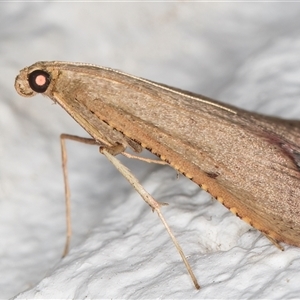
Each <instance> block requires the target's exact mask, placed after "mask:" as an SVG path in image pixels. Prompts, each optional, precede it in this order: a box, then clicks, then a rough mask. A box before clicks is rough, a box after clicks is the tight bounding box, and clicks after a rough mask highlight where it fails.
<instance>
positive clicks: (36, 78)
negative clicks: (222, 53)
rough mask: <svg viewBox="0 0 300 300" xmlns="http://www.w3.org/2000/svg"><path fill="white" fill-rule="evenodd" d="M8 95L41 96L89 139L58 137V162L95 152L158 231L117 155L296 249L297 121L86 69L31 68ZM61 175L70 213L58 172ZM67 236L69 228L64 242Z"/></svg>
mask: <svg viewBox="0 0 300 300" xmlns="http://www.w3.org/2000/svg"><path fill="white" fill-rule="evenodd" d="M15 88H16V90H17V92H18V93H19V94H20V95H21V96H24V97H31V96H34V95H35V94H37V93H40V94H43V95H45V96H48V97H49V98H50V99H52V100H53V101H54V102H55V103H58V104H59V105H60V106H61V107H62V108H63V109H65V110H66V112H67V113H68V114H69V115H70V116H71V117H72V118H73V119H74V120H75V121H77V122H78V123H79V125H80V126H82V127H83V128H84V129H85V130H86V131H87V133H89V135H90V136H91V139H84V138H79V137H74V136H69V135H62V138H61V140H62V149H63V161H65V160H66V159H65V155H66V154H65V150H64V140H65V139H68V138H69V139H74V140H79V141H82V142H87V143H91V144H97V145H100V146H101V148H100V151H101V152H102V153H103V154H104V155H105V156H106V157H107V158H108V159H109V160H110V161H111V162H112V163H113V164H114V165H115V166H116V167H117V168H118V169H119V171H120V172H121V173H122V174H123V175H124V176H125V177H126V178H127V179H128V180H129V181H130V182H131V183H132V185H133V186H134V187H135V188H136V189H137V191H138V192H139V193H140V194H141V196H142V197H143V198H144V200H145V201H146V202H147V203H148V204H149V205H150V206H151V207H152V209H153V210H155V211H156V212H157V213H158V214H159V217H160V218H161V220H162V221H163V223H164V222H165V220H164V218H163V216H162V215H161V212H160V206H161V204H160V203H158V202H156V201H155V200H154V199H153V198H151V195H149V194H147V192H146V191H145V190H144V189H143V187H142V186H141V185H139V183H138V181H137V180H136V179H135V177H134V176H133V175H132V174H131V173H130V172H129V171H128V170H127V169H126V168H125V167H124V166H123V165H122V164H121V163H120V162H119V161H118V160H116V158H115V157H114V156H115V155H117V154H120V153H122V154H126V149H127V148H131V149H132V150H133V151H135V152H136V153H139V152H141V151H142V150H143V149H147V150H149V151H151V152H152V153H153V154H155V155H157V156H158V157H159V158H160V159H161V161H163V162H164V163H165V164H168V165H170V166H171V167H173V168H174V169H175V170H177V171H178V172H179V173H181V174H183V175H184V176H186V177H187V178H189V179H190V180H192V181H194V182H195V183H196V184H198V185H199V186H200V187H201V188H202V189H203V190H205V191H207V192H209V193H210V194H211V195H212V196H213V197H214V198H215V199H217V200H218V201H219V202H221V203H222V204H223V205H224V206H225V207H227V208H228V209H229V210H230V211H231V212H232V213H234V214H235V215H236V216H238V217H239V218H241V219H242V220H244V221H245V222H247V223H248V224H250V225H251V226H253V227H254V228H256V229H258V230H260V231H261V232H262V233H263V234H264V235H265V236H266V237H268V238H269V239H270V240H271V241H272V242H273V243H274V244H275V245H277V246H278V247H281V246H280V242H284V243H287V244H290V245H294V246H298V247H299V246H300V171H299V170H300V147H299V145H300V126H299V125H300V122H299V121H295V120H284V119H281V118H277V117H272V116H266V115H261V114H257V113H253V112H248V111H245V110H242V109H240V108H236V107H234V106H230V105H227V104H223V103H221V102H218V101H215V100H213V99H210V98H207V97H204V96H201V95H198V94H194V93H191V92H187V91H183V90H180V89H177V88H174V87H170V86H167V85H164V84H160V83H156V82H153V81H150V80H146V79H143V78H139V77H135V76H132V75H129V74H126V73H123V72H120V71H117V70H113V69H110V68H105V67H98V66H95V65H90V64H81V63H68V62H56V61H54V62H37V63H35V64H33V65H32V66H30V67H26V68H24V69H23V70H21V71H20V74H19V75H18V76H17V78H16V81H15ZM64 174H65V176H64V177H65V185H66V199H67V200H66V201H67V207H68V201H69V195H68V189H69V187H68V183H67V175H66V171H64ZM164 225H165V226H166V227H167V229H168V232H169V234H170V235H171V237H172V232H171V231H170V229H169V228H168V226H167V224H165V223H164ZM70 232H71V230H70V224H68V237H70V235H71V234H70ZM174 239H175V238H174ZM174 239H173V237H172V240H173V241H174ZM174 243H175V245H176V247H177V249H178V250H179V252H180V251H181V252H182V250H181V248H180V246H179V245H178V244H176V243H177V242H176V241H174ZM67 244H68V243H67ZM65 252H66V251H65ZM180 254H181V256H182V259H183V260H184V262H185V264H186V266H187V268H188V271H189V273H190V275H191V276H192V279H193V281H194V284H195V286H196V288H199V285H198V283H197V280H196V278H195V276H194V274H193V273H192V271H191V269H190V267H189V265H188V262H187V261H186V259H185V257H184V255H183V253H180Z"/></svg>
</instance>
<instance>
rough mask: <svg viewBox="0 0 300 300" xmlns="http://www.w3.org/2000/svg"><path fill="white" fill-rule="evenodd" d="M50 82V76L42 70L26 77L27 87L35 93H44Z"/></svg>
mask: <svg viewBox="0 0 300 300" xmlns="http://www.w3.org/2000/svg"><path fill="white" fill-rule="evenodd" d="M50 82H51V79H50V74H49V73H47V72H45V71H42V70H35V71H33V72H31V73H30V74H29V75H28V83H29V86H30V87H31V89H32V90H33V91H34V92H36V93H44V92H46V90H47V88H48V86H49V84H50Z"/></svg>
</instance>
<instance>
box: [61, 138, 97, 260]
mask: <svg viewBox="0 0 300 300" xmlns="http://www.w3.org/2000/svg"><path fill="white" fill-rule="evenodd" d="M65 140H72V141H76V142H80V143H84V144H89V145H99V143H98V142H96V140H94V139H91V138H83V137H80V136H76V135H70V134H65V133H63V134H61V135H60V146H61V158H62V169H63V176H64V185H65V202H66V221H67V238H66V244H65V249H64V252H63V257H65V256H66V255H67V254H68V252H69V247H70V241H71V235H72V225H71V200H70V186H69V179H68V170H67V151H66V150H67V149H66V143H65Z"/></svg>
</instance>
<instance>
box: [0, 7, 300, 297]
mask: <svg viewBox="0 0 300 300" xmlns="http://www.w3.org/2000/svg"><path fill="white" fill-rule="evenodd" d="M299 15H300V3H180V2H177V3H49V2H41V3H30V2H27V3H22V2H20V3H0V20H1V26H0V63H1V69H0V70H1V72H0V274H1V276H0V298H9V297H14V296H16V295H18V294H19V293H20V294H19V295H18V296H16V298H18V299H22V298H35V299H38V298H40V299H41V298H43V299H50V298H57V299H58V298H61V299H66V298H70V299H71V298H72V299H84V298H88V299H96V298H99V299H100V298H113V299H115V298H121V297H122V298H141V299H146V298H181V299H182V298H186V299H191V298H224V299H233V298H252V299H253V298H272V299H283V298H285V299H288V298H296V297H299V295H300V285H299V282H300V271H299V270H300V249H298V248H295V247H290V246H287V245H285V249H286V251H285V252H280V251H279V250H278V249H277V248H275V247H274V246H273V245H271V244H270V242H269V241H268V240H267V239H266V238H265V237H263V236H262V235H261V234H260V233H259V232H258V231H256V230H253V229H252V228H250V227H249V226H248V225H247V224H245V223H243V222H242V221H240V220H239V219H238V218H236V217H235V216H233V215H232V214H231V213H230V212H228V211H227V210H226V209H225V208H224V207H222V205H220V204H219V203H217V202H216V201H215V200H213V199H211V197H210V196H209V195H208V194H206V193H205V192H203V191H201V190H200V189H199V188H198V187H197V186H196V185H195V184H193V183H192V182H190V181H188V180H187V179H186V178H184V177H182V176H180V177H179V179H177V178H176V172H175V171H173V170H172V169H170V168H168V167H158V166H154V165H146V164H143V163H139V162H134V161H128V162H127V165H129V166H130V168H131V169H132V170H133V171H134V173H135V174H136V175H137V176H138V178H139V179H140V181H141V182H142V183H143V184H144V185H145V187H146V188H147V189H148V191H149V192H151V193H152V195H154V197H156V198H157V199H158V200H159V201H165V202H169V203H170V205H169V207H167V208H165V209H163V212H164V213H165V216H166V218H167V220H168V222H169V223H170V225H171V227H172V229H173V231H174V232H175V234H176V236H177V237H178V239H179V241H180V243H181V245H182V247H183V249H184V250H185V253H186V255H187V256H188V257H189V261H190V263H191V265H192V267H193V268H194V271H195V274H196V276H197V277H198V280H199V282H200V284H201V286H202V289H201V290H200V291H196V290H195V289H194V287H193V285H192V283H191V280H190V278H189V277H188V275H187V274H186V271H185V269H184V266H183V264H182V263H181V261H180V257H179V255H178V254H177V252H176V250H175V248H174V246H173V245H172V244H171V242H170V240H169V238H168V236H167V234H166V232H165V230H164V228H163V226H162V225H161V224H160V222H159V220H158V218H157V216H156V215H155V214H152V213H151V211H150V209H149V208H148V206H147V205H145V204H144V203H143V201H142V200H141V199H140V197H139V196H138V195H137V194H136V193H135V192H134V190H133V189H132V188H131V187H130V186H129V184H128V183H127V182H126V181H125V180H124V179H123V178H122V177H121V175H119V174H118V173H117V171H115V170H114V168H113V166H111V165H110V164H109V163H108V162H107V161H106V160H105V158H104V157H101V155H99V154H98V150H97V148H96V147H90V146H86V145H80V144H76V143H72V142H70V143H68V150H69V174H70V177H71V178H70V179H71V189H72V218H73V227H74V228H73V229H74V235H73V240H72V249H71V252H70V254H69V255H68V256H67V257H66V258H65V259H63V260H61V253H62V250H63V246H64V241H65V215H64V212H65V207H64V195H63V182H62V174H61V167H60V165H61V161H60V146H59V134H60V133H61V132H66V133H72V134H78V135H86V134H85V132H83V130H82V129H81V128H80V127H79V126H78V125H77V124H76V123H75V122H74V121H73V120H72V119H71V118H70V117H69V116H68V115H67V114H66V113H65V112H64V111H62V110H61V109H60V107H58V106H56V105H52V103H51V101H50V100H49V99H46V98H43V97H41V96H39V97H35V98H30V99H25V98H21V97H20V96H19V95H17V94H16V92H15V91H14V88H13V84H14V78H15V76H16V75H17V74H18V72H19V70H20V69H21V68H23V67H25V66H28V65H30V64H32V63H34V62H36V61H38V60H66V61H82V62H89V63H94V64H99V65H104V66H109V67H113V68H117V69H121V70H123V71H125V72H128V73H132V74H134V75H137V76H142V77H145V78H148V79H151V80H155V81H158V82H163V83H166V84H169V85H173V86H176V87H179V88H183V89H187V90H191V91H194V92H198V93H202V94H204V95H207V96H210V97H213V98H217V99H219V100H222V101H224V102H228V103H231V104H234V105H237V106H240V107H243V108H246V109H249V110H254V111H257V112H262V113H267V114H272V115H278V116H282V117H290V118H298V117H299V115H300V103H299V97H300V18H299ZM245 167H247V166H245ZM299 201H300V199H299ZM25 290H27V291H25Z"/></svg>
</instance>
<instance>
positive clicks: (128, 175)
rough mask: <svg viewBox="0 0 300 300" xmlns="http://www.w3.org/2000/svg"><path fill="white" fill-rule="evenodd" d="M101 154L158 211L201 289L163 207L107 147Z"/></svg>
mask: <svg viewBox="0 0 300 300" xmlns="http://www.w3.org/2000/svg"><path fill="white" fill-rule="evenodd" d="M99 151H100V153H102V154H104V155H105V156H106V157H107V159H108V160H109V161H110V162H111V163H112V164H113V165H114V166H115V167H116V168H117V170H118V171H119V172H120V173H121V174H122V175H123V176H124V177H125V178H126V179H127V180H128V181H129V183H130V184H131V185H132V186H133V187H134V189H135V190H136V191H137V192H138V193H139V194H140V195H141V197H142V198H143V199H144V201H145V202H146V203H147V204H148V205H149V206H150V207H151V208H152V211H156V213H157V214H158V216H159V218H160V220H161V221H162V223H163V224H164V226H165V228H166V229H167V232H168V234H169V235H170V237H171V239H172V241H173V243H174V245H175V247H176V248H177V250H178V252H179V254H180V256H181V258H182V260H183V262H184V264H185V267H186V268H187V271H188V273H189V274H190V276H191V278H192V281H193V283H194V285H195V287H196V289H200V286H199V284H198V282H197V279H196V277H195V275H194V273H193V271H192V269H191V266H190V264H189V262H188V261H187V259H186V257H185V255H184V253H183V250H182V248H181V246H180V245H179V243H178V241H177V240H176V238H175V236H174V235H173V233H172V231H171V229H170V227H169V225H168V224H167V222H166V220H165V218H164V217H163V215H162V213H161V211H160V207H161V206H162V204H161V203H158V202H157V201H155V200H154V198H153V197H152V196H151V195H150V194H149V193H148V192H147V191H146V190H145V189H144V187H143V186H142V185H141V184H140V183H139V181H138V180H137V178H136V177H135V176H134V175H133V174H132V173H131V172H130V171H129V170H128V169H127V168H126V167H125V166H124V165H123V164H122V163H121V162H120V161H119V160H118V159H116V158H115V157H114V156H113V155H111V153H110V152H109V150H108V149H107V148H106V147H100V149H99Z"/></svg>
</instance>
